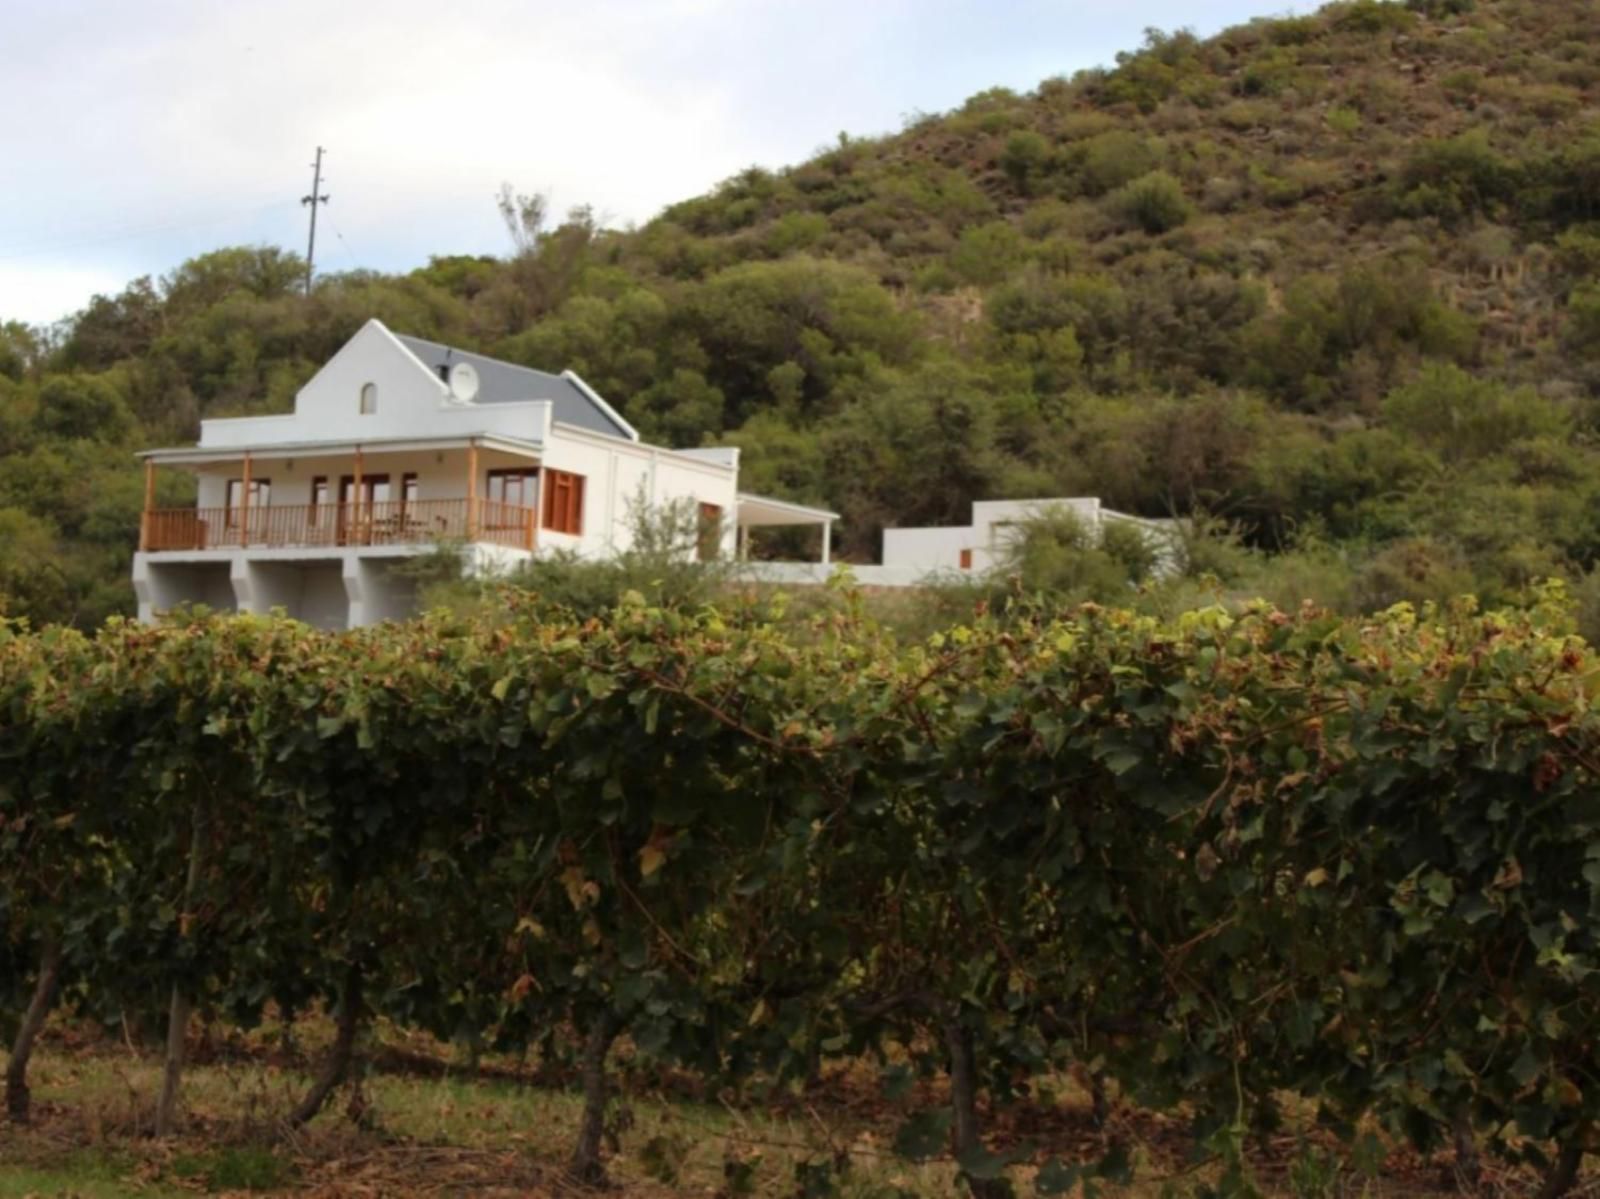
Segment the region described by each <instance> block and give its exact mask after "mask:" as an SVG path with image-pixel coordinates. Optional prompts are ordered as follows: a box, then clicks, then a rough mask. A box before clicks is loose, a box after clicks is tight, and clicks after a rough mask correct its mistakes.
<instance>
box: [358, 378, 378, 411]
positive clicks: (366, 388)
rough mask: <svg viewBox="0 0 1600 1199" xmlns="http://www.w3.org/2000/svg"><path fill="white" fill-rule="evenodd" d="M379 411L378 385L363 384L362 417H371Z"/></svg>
mask: <svg viewBox="0 0 1600 1199" xmlns="http://www.w3.org/2000/svg"><path fill="white" fill-rule="evenodd" d="M377 410H378V385H377V384H376V383H363V384H362V385H361V415H362V416H371V415H372V414H373V413H374V412H376V411H377Z"/></svg>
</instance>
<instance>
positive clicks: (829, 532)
mask: <svg viewBox="0 0 1600 1199" xmlns="http://www.w3.org/2000/svg"><path fill="white" fill-rule="evenodd" d="M831 561H833V522H832V521H831V520H825V521H823V522H822V564H823V565H824V566H826V565H828V563H829V562H831Z"/></svg>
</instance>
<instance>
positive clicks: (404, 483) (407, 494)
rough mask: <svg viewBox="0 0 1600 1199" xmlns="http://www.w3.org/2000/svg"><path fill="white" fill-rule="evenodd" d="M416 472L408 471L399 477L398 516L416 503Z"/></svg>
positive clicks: (402, 514)
mask: <svg viewBox="0 0 1600 1199" xmlns="http://www.w3.org/2000/svg"><path fill="white" fill-rule="evenodd" d="M417 490H418V489H417V472H416V471H414V470H408V471H406V473H405V474H403V475H401V476H400V515H401V516H404V515H405V514H406V509H407V508H410V507H412V506H413V505H414V504H415V503H416V502H417Z"/></svg>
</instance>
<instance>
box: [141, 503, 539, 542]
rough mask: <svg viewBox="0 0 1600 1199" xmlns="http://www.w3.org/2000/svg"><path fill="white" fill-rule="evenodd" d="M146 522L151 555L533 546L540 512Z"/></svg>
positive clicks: (229, 514) (181, 517)
mask: <svg viewBox="0 0 1600 1199" xmlns="http://www.w3.org/2000/svg"><path fill="white" fill-rule="evenodd" d="M474 506H475V507H476V509H477V513H476V518H475V519H473V514H472V512H471V508H472V507H474ZM144 520H145V526H144V545H145V548H146V549H147V550H205V549H225V548H227V547H229V546H255V547H259V546H277V547H282V548H285V549H297V548H304V547H312V546H341V545H358V546H359V545H427V544H430V543H432V542H437V541H487V542H492V543H494V544H495V545H509V546H515V547H517V548H520V549H532V548H533V546H534V539H535V537H536V533H535V528H536V520H537V513H536V511H535V510H534V509H532V508H524V507H522V506H520V505H517V504H502V503H500V502H498V501H496V500H476V501H473V500H465V499H459V500H412V501H410V502H409V503H406V502H403V501H400V500H384V501H382V502H379V503H373V504H318V505H311V504H284V505H280V504H269V505H267V506H266V507H264V508H260V507H252V508H251V509H250V510H249V512H248V513H243V512H241V511H240V509H238V508H157V509H152V510H151V511H149V512H146V513H145V515H144Z"/></svg>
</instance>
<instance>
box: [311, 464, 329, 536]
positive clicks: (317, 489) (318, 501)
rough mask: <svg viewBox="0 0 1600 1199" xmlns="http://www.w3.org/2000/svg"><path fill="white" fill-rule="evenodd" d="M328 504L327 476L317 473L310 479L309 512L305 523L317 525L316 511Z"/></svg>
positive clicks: (314, 526) (313, 526)
mask: <svg viewBox="0 0 1600 1199" xmlns="http://www.w3.org/2000/svg"><path fill="white" fill-rule="evenodd" d="M327 506H328V476H327V475H317V476H315V477H314V478H313V479H312V480H311V514H310V515H309V516H308V517H306V523H307V524H309V525H310V526H311V527H312V528H313V529H314V528H316V527H317V513H318V512H319V511H320V510H321V509H323V508H326V507H327Z"/></svg>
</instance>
